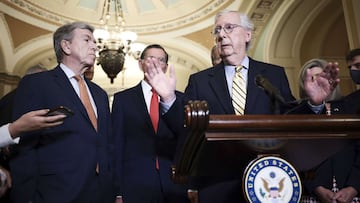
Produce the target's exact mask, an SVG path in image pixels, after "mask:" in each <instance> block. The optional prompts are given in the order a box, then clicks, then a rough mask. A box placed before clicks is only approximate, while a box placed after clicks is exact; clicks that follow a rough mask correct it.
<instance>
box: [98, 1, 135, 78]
mask: <svg viewBox="0 0 360 203" xmlns="http://www.w3.org/2000/svg"><path fill="white" fill-rule="evenodd" d="M100 24H101V28H99V29H95V31H94V36H95V38H96V40H97V47H98V49H99V51H98V54H97V65H99V64H100V65H101V67H102V69H103V70H104V72H105V73H106V74H107V76H108V77H109V78H110V82H111V83H114V78H116V76H117V74H118V73H119V72H120V71H122V70H123V68H124V63H125V57H126V55H133V54H132V53H131V51H132V50H131V47H130V45H131V43H132V42H134V41H135V40H136V39H137V34H136V33H135V32H131V31H125V30H124V25H125V20H124V16H123V11H122V7H121V4H120V0H104V6H103V10H102V15H101V19H100Z"/></svg>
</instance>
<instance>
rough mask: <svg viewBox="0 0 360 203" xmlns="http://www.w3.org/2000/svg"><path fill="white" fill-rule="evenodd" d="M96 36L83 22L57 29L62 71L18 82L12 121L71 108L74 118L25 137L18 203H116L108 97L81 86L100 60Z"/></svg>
mask: <svg viewBox="0 0 360 203" xmlns="http://www.w3.org/2000/svg"><path fill="white" fill-rule="evenodd" d="M93 31H94V28H93V27H92V26H90V25H87V24H85V23H81V22H74V23H69V24H66V25H64V26H61V27H60V28H58V29H57V30H56V32H55V33H54V35H53V40H54V49H55V53H56V57H57V61H58V63H59V65H58V66H57V67H55V68H54V69H53V70H50V71H45V72H41V73H36V74H32V75H28V76H25V77H24V78H23V79H22V80H21V81H20V84H19V86H18V88H17V93H16V97H15V103H14V113H13V118H14V119H17V118H19V117H20V116H21V115H22V114H24V113H25V112H28V111H32V110H36V109H43V108H50V109H51V108H55V107H58V106H66V107H68V108H69V109H71V110H72V111H73V115H72V116H69V117H68V118H66V120H65V121H64V123H63V124H62V125H60V126H56V127H53V128H48V129H44V130H39V131H35V132H31V133H26V134H24V135H22V136H21V138H20V142H19V144H18V145H16V148H15V149H14V150H13V151H12V157H11V160H10V169H11V173H12V179H13V188H12V199H13V201H14V202H114V201H115V196H113V195H112V194H113V193H112V192H113V191H112V187H111V186H112V182H111V168H112V167H111V165H110V157H109V149H111V147H109V136H110V135H111V120H110V119H111V118H110V110H109V103H108V97H107V94H106V92H105V91H104V90H102V89H101V88H100V87H99V86H97V85H96V84H94V83H92V82H90V81H88V80H87V79H85V85H83V86H81V84H80V82H79V83H78V81H80V80H81V79H82V78H83V73H84V71H85V70H86V69H88V68H89V67H91V66H92V65H93V64H94V62H95V59H96V55H95V52H96V49H97V48H96V43H95V39H94V36H93ZM77 76H80V78H75V77H77ZM84 86H85V91H82V90H84V88H81V87H84ZM83 94H88V102H90V103H91V105H89V106H90V109H89V108H88V109H86V107H85V106H84V104H83V102H82V100H81V99H80V95H83ZM89 100H90V101H89ZM84 103H85V102H84ZM91 109H92V111H93V112H95V116H93V117H95V120H96V121H95V122H93V123H92V122H91V120H90V118H92V116H91V114H88V113H87V110H89V111H91Z"/></svg>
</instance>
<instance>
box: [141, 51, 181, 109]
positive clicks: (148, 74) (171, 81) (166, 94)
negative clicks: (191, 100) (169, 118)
mask: <svg viewBox="0 0 360 203" xmlns="http://www.w3.org/2000/svg"><path fill="white" fill-rule="evenodd" d="M145 63H146V66H147V69H146V70H144V74H145V78H146V81H147V82H148V83H149V84H150V85H151V86H152V87H153V88H154V89H155V91H156V92H157V93H158V95H159V96H160V98H161V100H162V101H163V102H165V103H167V102H170V101H173V100H174V99H175V97H176V96H175V89H176V77H175V70H174V66H172V65H171V66H170V71H169V75H167V74H166V68H165V69H164V68H163V67H162V66H161V64H159V63H158V62H157V61H156V60H155V59H153V58H151V59H149V58H148V59H147V60H146V61H145Z"/></svg>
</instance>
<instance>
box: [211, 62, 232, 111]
mask: <svg viewBox="0 0 360 203" xmlns="http://www.w3.org/2000/svg"><path fill="white" fill-rule="evenodd" d="M209 77H210V79H209V82H210V88H211V89H212V90H213V91H214V94H215V96H216V98H217V100H218V101H219V103H220V104H221V106H222V108H223V110H224V111H225V113H226V114H233V113H234V109H233V106H232V103H231V96H230V95H229V90H228V87H227V82H226V76H225V69H224V64H223V63H220V64H218V65H216V66H215V67H214V71H212V72H210V73H209Z"/></svg>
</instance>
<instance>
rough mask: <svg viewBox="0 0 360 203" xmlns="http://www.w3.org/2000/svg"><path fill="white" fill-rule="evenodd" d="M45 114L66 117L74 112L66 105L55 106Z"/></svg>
mask: <svg viewBox="0 0 360 203" xmlns="http://www.w3.org/2000/svg"><path fill="white" fill-rule="evenodd" d="M46 115H47V116H56V115H66V117H69V116H72V115H74V112H73V111H72V110H71V109H69V108H68V107H66V106H58V107H56V108H53V109H50V111H49V112H48V113H47V114H46Z"/></svg>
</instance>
